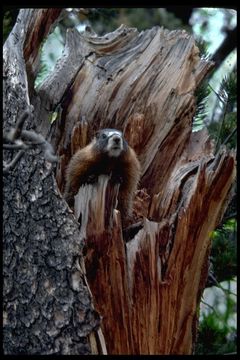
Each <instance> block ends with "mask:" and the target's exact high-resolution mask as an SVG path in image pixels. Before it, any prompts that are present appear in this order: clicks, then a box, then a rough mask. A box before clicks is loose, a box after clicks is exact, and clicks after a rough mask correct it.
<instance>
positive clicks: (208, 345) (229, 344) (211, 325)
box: [195, 296, 237, 355]
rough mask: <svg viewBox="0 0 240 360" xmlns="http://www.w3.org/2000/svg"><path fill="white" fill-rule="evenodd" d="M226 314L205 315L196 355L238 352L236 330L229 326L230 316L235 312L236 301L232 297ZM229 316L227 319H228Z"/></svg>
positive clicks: (213, 313) (201, 324) (200, 327)
mask: <svg viewBox="0 0 240 360" xmlns="http://www.w3.org/2000/svg"><path fill="white" fill-rule="evenodd" d="M227 303H228V306H227V308H228V309H227V311H226V312H225V313H224V314H219V313H218V314H217V315H216V312H214V311H213V312H211V313H210V314H208V315H204V316H203V319H202V321H201V322H200V326H199V333H198V341H197V345H196V349H195V354H196V355H217V354H219V355H220V354H227V353H232V352H236V345H237V344H236V329H235V328H234V327H232V326H230V325H228V321H227V320H228V317H229V314H231V313H232V312H235V306H236V304H235V301H233V300H232V299H231V298H230V296H229V299H228V302H227ZM226 315H227V319H226Z"/></svg>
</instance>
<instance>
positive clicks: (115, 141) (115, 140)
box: [113, 136, 120, 145]
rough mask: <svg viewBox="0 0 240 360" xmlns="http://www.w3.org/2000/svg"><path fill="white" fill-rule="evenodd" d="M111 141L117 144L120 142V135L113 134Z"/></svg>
mask: <svg viewBox="0 0 240 360" xmlns="http://www.w3.org/2000/svg"><path fill="white" fill-rule="evenodd" d="M113 142H114V143H115V144H116V145H118V144H119V143H120V137H119V136H114V137H113Z"/></svg>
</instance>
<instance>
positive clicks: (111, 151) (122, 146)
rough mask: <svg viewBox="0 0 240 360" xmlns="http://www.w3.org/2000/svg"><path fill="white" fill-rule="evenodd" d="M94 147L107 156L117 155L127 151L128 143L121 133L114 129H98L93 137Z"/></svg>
mask: <svg viewBox="0 0 240 360" xmlns="http://www.w3.org/2000/svg"><path fill="white" fill-rule="evenodd" d="M94 147H95V148H96V149H97V150H98V151H101V152H104V153H106V154H107V155H108V156H109V157H118V156H120V155H121V154H122V153H123V152H124V151H127V148H128V144H127V142H126V140H125V139H124V137H123V133H122V132H121V131H119V130H116V129H102V130H99V131H98V132H97V133H96V135H95V138H94Z"/></svg>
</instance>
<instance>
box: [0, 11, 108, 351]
mask: <svg viewBox="0 0 240 360" xmlns="http://www.w3.org/2000/svg"><path fill="white" fill-rule="evenodd" d="M43 13H44V14H45V16H43V17H42V21H43V22H46V23H47V24H48V25H50V23H51V21H53V19H54V17H55V15H54V13H55V10H54V9H49V10H48V11H47V14H46V13H45V10H21V11H20V15H19V17H18V20H17V23H16V26H15V27H14V29H13V31H12V33H11V35H10V37H9V38H8V40H7V41H6V43H5V45H4V83H3V84H4V87H3V94H4V113H3V115H4V123H3V127H4V131H5V133H7V132H8V131H9V130H10V127H14V126H15V125H16V121H17V119H18V118H19V114H21V111H22V109H27V108H28V106H29V105H30V101H29V94H28V91H27V89H28V84H29V83H28V81H27V74H26V71H25V63H26V62H27V59H26V58H28V60H29V59H30V58H31V64H32V65H33V63H34V62H35V56H33V55H32V54H33V53H35V54H37V49H38V47H39V45H40V40H41V39H40V38H39V37H38V35H37V34H39V32H38V28H35V27H34V24H35V22H34V21H33V19H38V20H39V19H40V18H41V16H42V15H43ZM46 17H47V18H46ZM32 21H33V22H32ZM38 25H39V27H40V28H41V27H42V26H43V28H44V31H46V34H47V32H48V31H49V29H50V26H49V27H47V26H46V25H44V24H43V23H42V24H40V23H39V22H38ZM34 29H35V30H36V31H37V32H36V33H35V32H34ZM26 34H28V35H26ZM30 34H32V35H31V36H33V38H35V41H34V42H33V43H32V46H36V48H35V49H33V48H32V51H26V52H25V56H26V58H25V59H24V58H23V52H24V50H26V49H27V48H26V46H28V45H25V47H24V44H28V41H29V36H30ZM26 36H28V37H26ZM36 38H37V40H38V41H36ZM25 40H26V41H25ZM31 68H32V69H33V67H31ZM28 71H30V70H28ZM28 74H29V72H28ZM35 76H36V74H35ZM25 127H28V128H31V127H32V123H31V118H29V119H26V121H25V124H24V128H25ZM16 151H17V150H11V151H9V150H5V151H4V153H3V156H4V161H6V162H9V161H11V159H12V158H13V157H14V156H15V155H16ZM3 222H4V223H3V234H4V237H3V256H4V263H3V276H4V283H3V299H4V300H3V351H4V353H5V354H91V353H93V352H94V351H95V352H97V353H99V351H100V350H99V349H101V346H97V345H95V347H94V344H95V343H96V341H97V340H96V339H99V338H100V336H99V334H98V332H99V330H98V329H99V324H100V318H99V314H98V313H97V312H96V311H95V310H94V308H93V304H92V298H91V294H90V292H89V288H88V286H87V284H86V281H85V275H84V271H83V269H82V268H81V253H82V247H83V244H82V243H81V242H80V241H79V231H78V224H77V222H76V220H75V219H74V217H73V216H72V213H71V212H70V210H69V208H68V206H67V205H66V203H65V202H64V201H63V200H62V197H61V194H60V192H59V190H58V188H57V185H56V181H55V178H54V166H53V164H51V163H50V162H48V161H47V160H46V159H45V158H44V156H43V153H42V152H41V150H40V149H39V148H38V147H36V146H35V147H34V148H33V149H28V150H27V151H25V153H24V155H23V156H22V157H21V159H20V160H19V161H18V162H17V163H16V165H15V167H14V168H13V170H11V171H9V172H7V173H4V176H3ZM100 335H101V333H100Z"/></svg>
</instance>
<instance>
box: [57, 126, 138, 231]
mask: <svg viewBox="0 0 240 360" xmlns="http://www.w3.org/2000/svg"><path fill="white" fill-rule="evenodd" d="M102 174H107V175H111V179H113V181H116V182H119V183H120V187H119V194H118V206H117V208H118V210H120V212H121V216H122V221H123V224H125V223H126V219H129V217H130V216H131V212H132V201H133V197H134V193H135V191H136V190H137V185H138V181H139V178H140V163H139V161H138V159H137V156H136V153H135V151H134V150H133V149H132V148H131V147H130V146H129V145H128V143H127V141H126V140H125V139H124V137H123V134H122V132H121V131H119V130H116V129H102V130H99V131H98V132H97V133H96V135H95V137H94V138H93V140H92V141H91V142H90V144H88V145H87V146H86V147H84V148H82V149H80V150H78V151H77V152H76V153H75V154H74V155H73V157H72V158H71V160H70V162H69V165H68V167H67V170H66V186H65V191H64V198H65V200H66V201H67V203H68V204H69V206H70V207H73V204H74V195H76V194H77V192H78V190H79V188H80V186H81V185H82V184H84V183H89V182H92V181H91V180H92V179H96V178H97V177H98V176H99V175H102Z"/></svg>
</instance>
